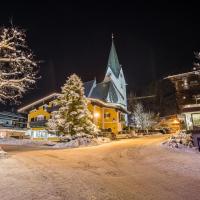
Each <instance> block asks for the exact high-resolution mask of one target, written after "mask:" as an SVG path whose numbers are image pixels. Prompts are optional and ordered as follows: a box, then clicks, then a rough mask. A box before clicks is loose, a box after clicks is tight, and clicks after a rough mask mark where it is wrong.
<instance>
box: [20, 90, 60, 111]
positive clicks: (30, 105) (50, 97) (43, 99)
mask: <svg viewBox="0 0 200 200" xmlns="http://www.w3.org/2000/svg"><path fill="white" fill-rule="evenodd" d="M58 96H59V93H52V94H50V95H48V96H45V97H43V98H41V99H39V100H37V101H34V102H32V103H30V104H28V105H26V106H24V107H22V108H19V109H18V110H17V111H18V112H19V113H24V112H26V111H27V110H29V109H31V108H32V107H34V106H36V105H38V104H40V103H43V102H45V101H48V100H50V99H52V98H55V97H58Z"/></svg>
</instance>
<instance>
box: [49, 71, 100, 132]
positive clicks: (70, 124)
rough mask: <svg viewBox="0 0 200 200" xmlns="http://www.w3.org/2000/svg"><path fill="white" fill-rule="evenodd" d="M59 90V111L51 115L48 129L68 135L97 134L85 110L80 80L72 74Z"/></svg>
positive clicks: (89, 114) (85, 101)
mask: <svg viewBox="0 0 200 200" xmlns="http://www.w3.org/2000/svg"><path fill="white" fill-rule="evenodd" d="M61 89H62V92H61V95H60V96H59V98H58V105H59V110H58V111H56V112H54V113H53V114H52V119H50V120H49V122H48V126H49V129H53V130H58V131H59V132H61V133H64V134H70V135H75V134H78V133H85V134H92V135H94V134H97V131H98V130H97V127H96V125H95V124H94V123H93V122H92V115H91V113H90V111H89V110H88V108H87V99H86V97H85V96H84V88H83V83H82V81H81V79H80V78H79V77H78V76H77V75H76V74H73V75H71V76H70V77H69V78H68V79H67V81H66V83H65V84H64V86H63V87H62V88H61Z"/></svg>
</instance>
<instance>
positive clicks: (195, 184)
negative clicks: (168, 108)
mask: <svg viewBox="0 0 200 200" xmlns="http://www.w3.org/2000/svg"><path fill="white" fill-rule="evenodd" d="M164 137H166V136H150V137H145V138H139V139H127V140H123V141H118V142H112V143H109V144H104V145H101V146H95V147H87V148H80V149H68V150H37V151H36V150H34V149H28V150H27V151H26V148H22V149H20V148H17V149H16V148H15V147H13V148H10V147H8V148H7V149H8V150H9V154H10V157H9V158H8V159H1V160H0V200H13V199H15V200H33V199H35V200H40V199H41V200H64V199H66V200H96V199H97V200H101V199H102V200H108V199H109V200H111V199H122V200H126V199H130V200H134V199H136V200H143V199H146V200H150V199H152V200H157V199H160V200H161V199H162V200H165V199H167V200H173V199H176V200H177V199H181V200H193V199H200V194H199V192H200V154H195V153H181V152H174V151H172V150H169V149H166V148H163V147H161V146H160V143H161V141H163V140H164Z"/></svg>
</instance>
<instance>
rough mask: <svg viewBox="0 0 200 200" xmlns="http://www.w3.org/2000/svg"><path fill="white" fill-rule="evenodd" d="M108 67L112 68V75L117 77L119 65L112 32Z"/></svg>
mask: <svg viewBox="0 0 200 200" xmlns="http://www.w3.org/2000/svg"><path fill="white" fill-rule="evenodd" d="M108 68H110V69H111V70H112V72H113V73H114V75H115V76H116V77H117V78H118V77H119V73H120V69H121V66H120V64H119V60H118V56H117V52H116V49H115V44H114V35H113V34H112V45H111V49H110V54H109V58H108V65H107V69H108Z"/></svg>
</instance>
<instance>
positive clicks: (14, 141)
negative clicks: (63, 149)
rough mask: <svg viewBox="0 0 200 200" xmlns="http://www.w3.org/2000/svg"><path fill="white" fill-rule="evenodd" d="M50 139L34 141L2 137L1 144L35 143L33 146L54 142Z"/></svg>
mask: <svg viewBox="0 0 200 200" xmlns="http://www.w3.org/2000/svg"><path fill="white" fill-rule="evenodd" d="M52 143H53V142H50V141H45V140H44V141H34V140H30V139H15V138H2V139H0V144H7V145H30V146H31V145H33V146H42V145H46V144H49V145H50V144H52Z"/></svg>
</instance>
